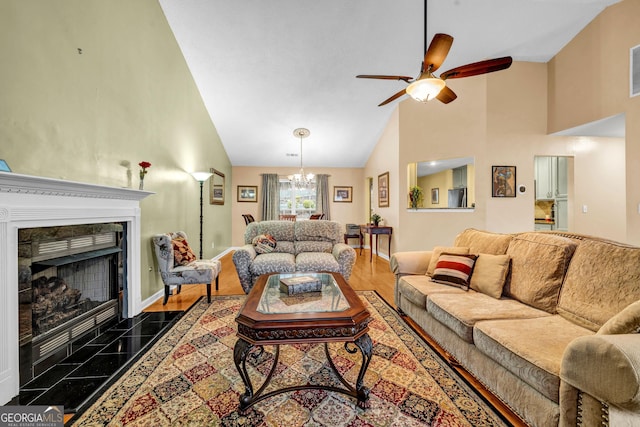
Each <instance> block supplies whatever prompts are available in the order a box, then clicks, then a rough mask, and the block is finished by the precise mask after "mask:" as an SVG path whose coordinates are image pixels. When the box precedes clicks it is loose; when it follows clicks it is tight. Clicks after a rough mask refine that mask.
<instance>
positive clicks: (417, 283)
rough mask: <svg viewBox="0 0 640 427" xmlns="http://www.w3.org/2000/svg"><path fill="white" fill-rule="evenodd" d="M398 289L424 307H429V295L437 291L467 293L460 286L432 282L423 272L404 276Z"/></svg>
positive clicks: (413, 301) (407, 297) (414, 302)
mask: <svg viewBox="0 0 640 427" xmlns="http://www.w3.org/2000/svg"><path fill="white" fill-rule="evenodd" d="M398 291H399V293H400V294H402V295H403V296H404V297H405V298H406V299H408V300H409V301H411V302H412V303H413V304H415V305H417V306H418V307H420V308H423V309H426V307H427V295H432V294H437V293H455V294H463V293H465V291H463V290H462V289H460V288H454V287H451V286H447V285H442V284H440V283H436V282H432V281H431V278H430V277H429V276H425V275H422V274H420V275H415V276H414V275H412V276H402V277H401V278H400V280H399V281H398Z"/></svg>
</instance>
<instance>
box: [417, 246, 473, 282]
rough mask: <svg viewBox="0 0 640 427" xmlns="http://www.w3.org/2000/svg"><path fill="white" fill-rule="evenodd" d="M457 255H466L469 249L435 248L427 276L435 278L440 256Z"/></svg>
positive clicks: (453, 247)
mask: <svg viewBox="0 0 640 427" xmlns="http://www.w3.org/2000/svg"><path fill="white" fill-rule="evenodd" d="M445 252H446V253H449V254H455V255H466V254H468V253H469V248H465V247H455V246H451V247H446V246H436V247H435V248H433V251H432V253H431V259H430V260H429V267H427V276H429V277H431V276H433V272H434V270H435V269H436V264H438V259H439V258H440V255H442V254H443V253H445Z"/></svg>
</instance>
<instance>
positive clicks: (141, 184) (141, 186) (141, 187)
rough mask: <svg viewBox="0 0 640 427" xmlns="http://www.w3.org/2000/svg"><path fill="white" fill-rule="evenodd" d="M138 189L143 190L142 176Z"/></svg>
mask: <svg viewBox="0 0 640 427" xmlns="http://www.w3.org/2000/svg"><path fill="white" fill-rule="evenodd" d="M138 190H144V178H140V185H138Z"/></svg>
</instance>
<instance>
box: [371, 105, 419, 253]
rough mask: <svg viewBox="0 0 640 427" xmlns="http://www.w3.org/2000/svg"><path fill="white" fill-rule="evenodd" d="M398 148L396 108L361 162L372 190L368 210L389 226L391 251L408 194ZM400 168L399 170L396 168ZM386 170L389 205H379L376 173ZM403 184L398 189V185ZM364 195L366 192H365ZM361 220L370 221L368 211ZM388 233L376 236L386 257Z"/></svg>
mask: <svg viewBox="0 0 640 427" xmlns="http://www.w3.org/2000/svg"><path fill="white" fill-rule="evenodd" d="M380 108H393V106H388V107H380ZM399 149H400V114H399V112H398V110H397V109H396V110H395V111H393V113H392V114H391V118H390V119H389V122H388V123H387V126H386V127H385V129H384V131H383V132H382V135H381V137H380V140H379V142H378V144H377V145H376V146H375V148H374V149H373V152H372V153H371V156H370V157H369V160H368V161H367V164H366V166H365V170H364V177H365V179H371V180H372V181H373V192H372V194H371V199H372V200H371V210H372V212H375V213H377V214H378V215H380V216H381V217H382V219H383V221H384V225H385V226H391V227H393V234H392V236H391V252H392V253H393V252H394V251H396V250H398V247H399V243H398V241H399V240H398V236H399V234H398V233H399V231H400V228H399V227H398V225H399V223H400V217H399V215H400V207H403V208H406V206H407V197H408V193H407V191H408V186H407V182H408V178H407V164H408V163H409V162H405V163H404V164H403V165H402V168H400V166H399V165H400V163H399V161H398V158H399ZM417 160H418V159H416V158H415V157H414V158H413V160H412V162H416V161H417ZM400 169H402V170H400ZM385 172H389V207H384V208H381V207H379V203H378V176H379V175H381V174H383V173H385ZM401 187H402V188H407V190H402V192H399V191H398V189H399V188H401ZM367 196H368V195H367ZM363 217H364V218H363V219H364V220H363V222H370V215H369V213H368V212H366V209H365V211H364V214H363ZM388 238H389V237H388V236H379V240H380V242H379V245H378V247H379V250H380V254H382V255H383V256H386V257H388V256H389V254H388V253H387V252H388V250H387V248H388V244H387V243H388V240H387V239H388Z"/></svg>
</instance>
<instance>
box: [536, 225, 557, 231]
mask: <svg viewBox="0 0 640 427" xmlns="http://www.w3.org/2000/svg"><path fill="white" fill-rule="evenodd" d="M533 229H534V230H535V231H541V230H553V224H535V225H534V228H533Z"/></svg>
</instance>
